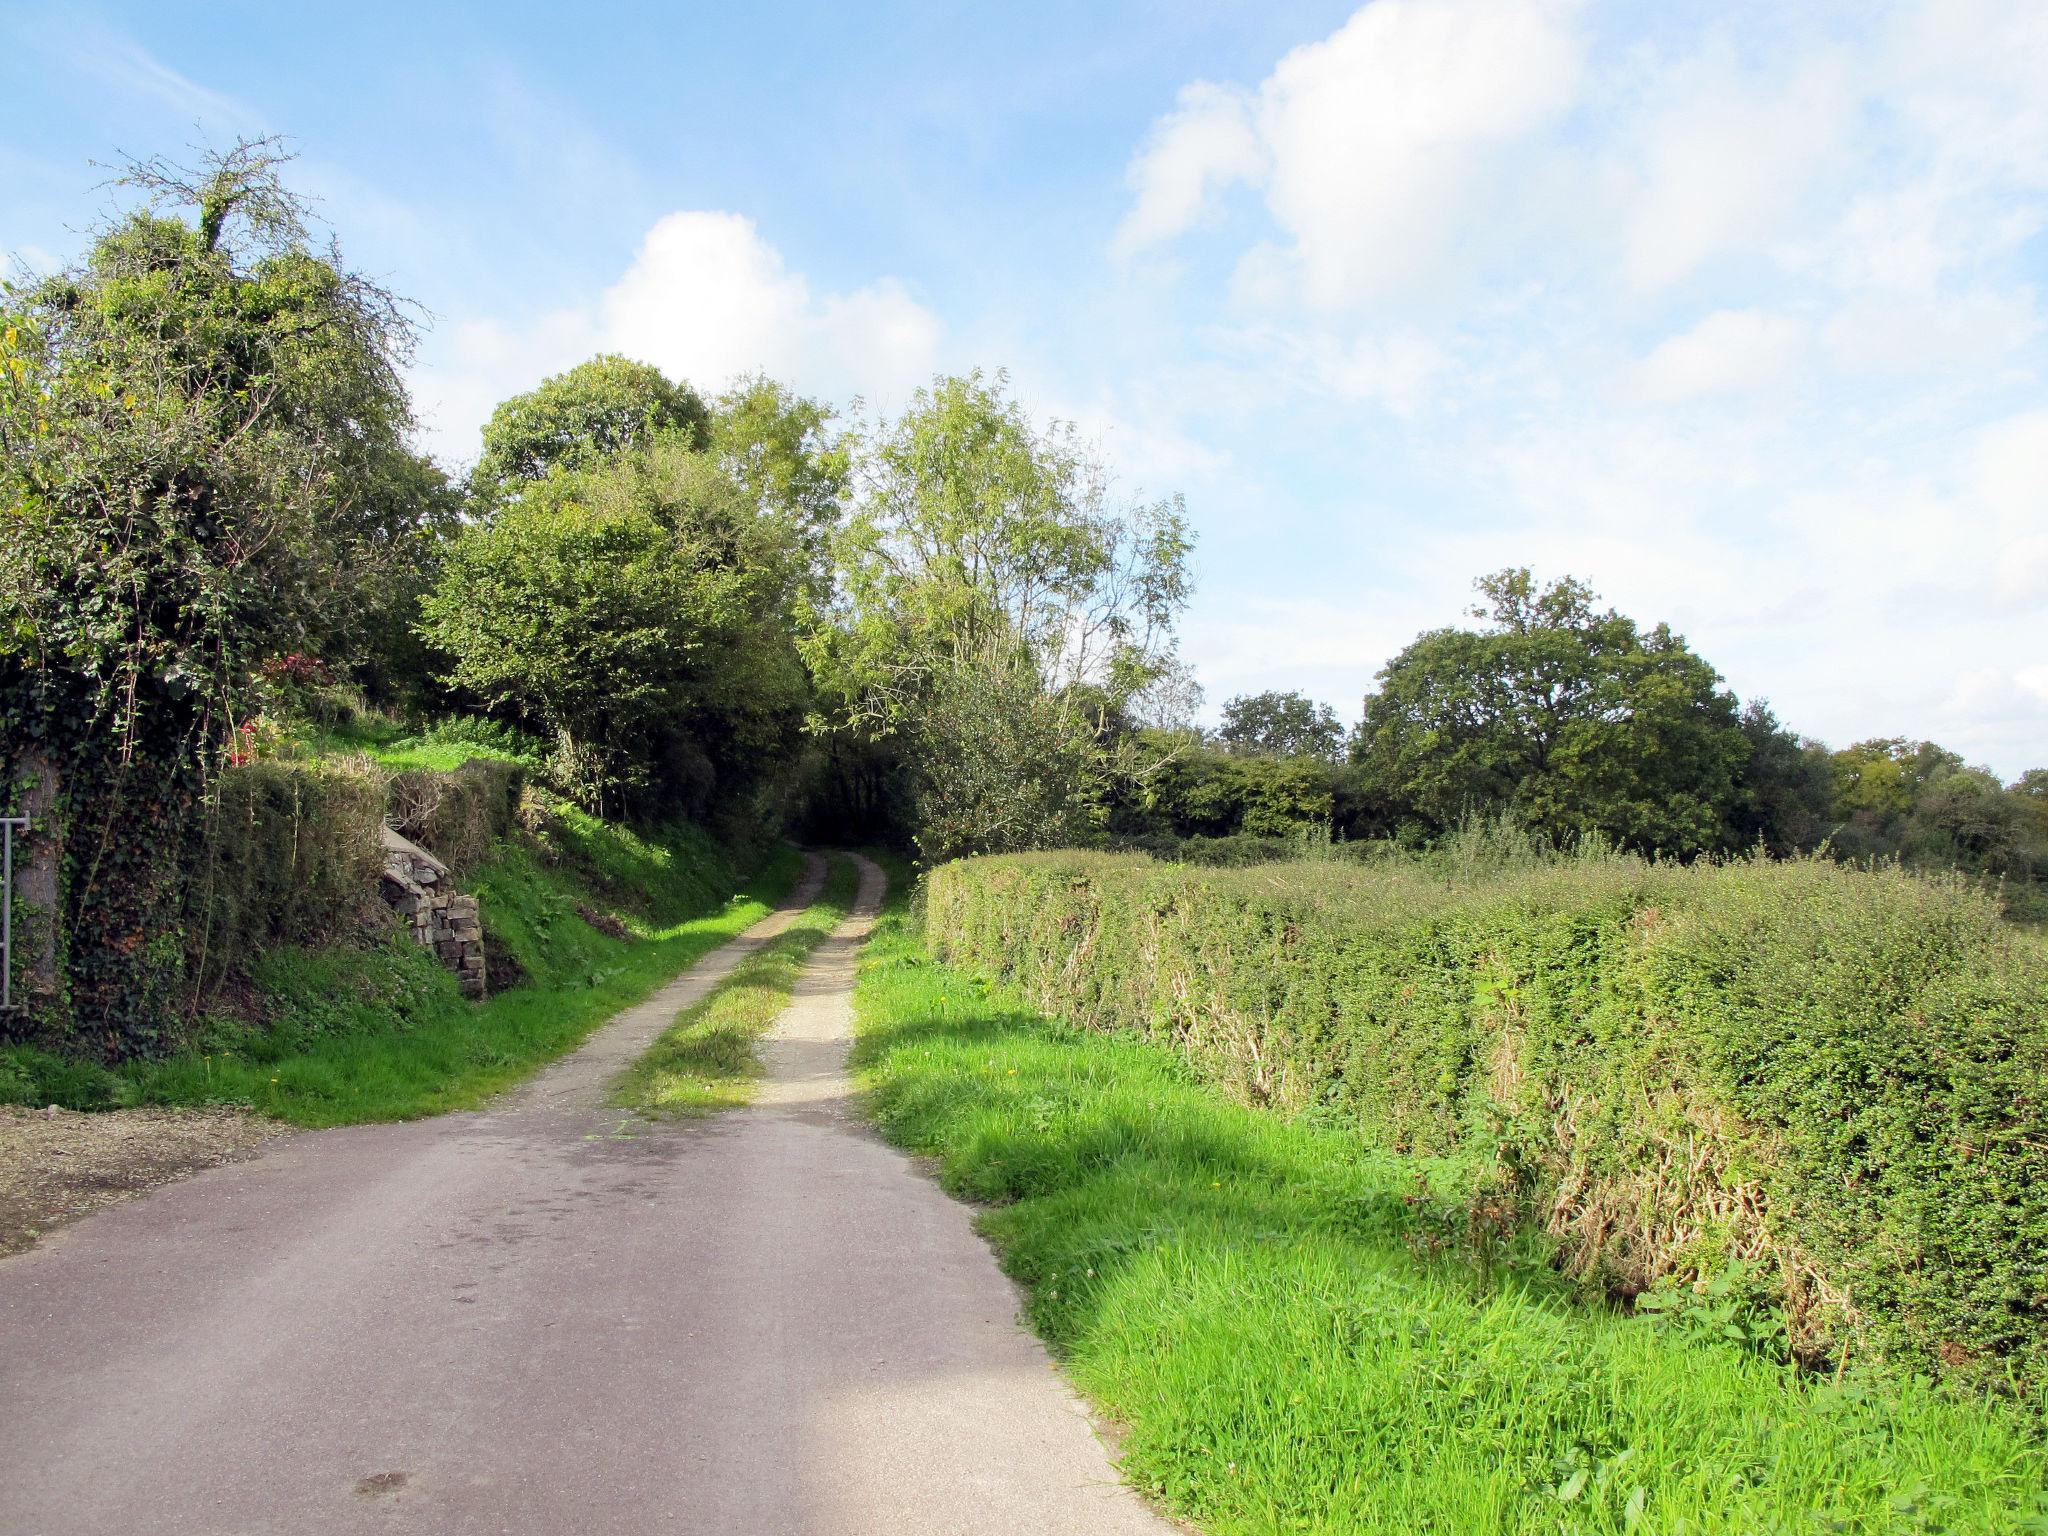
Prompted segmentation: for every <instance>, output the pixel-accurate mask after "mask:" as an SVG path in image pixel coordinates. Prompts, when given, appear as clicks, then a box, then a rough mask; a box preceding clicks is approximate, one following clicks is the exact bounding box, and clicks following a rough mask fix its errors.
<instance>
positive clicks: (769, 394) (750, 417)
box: [709, 374, 852, 600]
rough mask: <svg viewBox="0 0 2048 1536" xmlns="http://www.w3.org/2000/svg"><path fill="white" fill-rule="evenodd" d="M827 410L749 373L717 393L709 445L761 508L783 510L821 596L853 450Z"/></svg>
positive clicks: (827, 586) (827, 585)
mask: <svg viewBox="0 0 2048 1536" xmlns="http://www.w3.org/2000/svg"><path fill="white" fill-rule="evenodd" d="M832 414H833V413H832V411H831V408H830V407H828V406H824V405H820V404H819V403H818V402H817V401H815V400H808V399H805V398H804V397H803V396H801V395H798V394H796V393H794V392H793V391H791V390H789V389H787V388H785V387H784V386H783V385H781V384H778V383H776V382H775V381H774V380H773V379H770V378H766V377H764V376H763V375H760V374H753V375H750V376H748V377H746V378H744V379H741V380H740V381H739V382H738V383H736V384H734V385H733V387H732V388H731V389H729V390H727V391H726V392H725V393H724V394H722V395H720V396H719V397H718V401H717V404H716V406H715V408H714V409H713V411H712V414H711V424H710V430H709V446H710V451H711V453H712V454H713V455H714V456H715V457H716V458H717V460H718V462H719V465H720V467H721V468H723V469H724V470H725V472H726V473H727V474H728V475H730V476H731V477H732V478H733V480H734V481H735V482H737V483H738V484H739V485H740V486H741V487H742V488H744V489H745V490H746V492H747V493H748V494H749V495H751V496H752V497H753V498H754V499H755V501H756V502H757V503H759V505H760V507H761V509H762V510H763V511H764V512H772V513H774V514H775V515H777V516H780V517H783V518H786V519H787V520H788V521H789V522H790V523H791V524H792V525H793V526H794V527H795V528H796V530H797V532H798V535H799V538H800V540H801V542H802V544H803V546H804V550H805V552H806V554H807V555H808V556H809V557H810V559H811V560H812V562H813V564H814V567H815V573H816V576H817V580H818V582H819V583H820V586H819V589H818V590H819V596H820V599H821V600H822V599H823V598H824V597H825V596H826V595H827V594H828V593H829V589H830V555H831V551H830V541H831V538H832V535H833V533H834V532H835V531H836V530H837V529H838V527H839V521H840V518H841V516H842V515H843V513H844V511H845V502H846V493H847V487H848V483H849V480H850V477H851V475H852V454H851V450H850V447H849V445H848V443H847V441H846V439H845V437H844V435H843V434H839V433H835V432H834V431H833V430H832Z"/></svg>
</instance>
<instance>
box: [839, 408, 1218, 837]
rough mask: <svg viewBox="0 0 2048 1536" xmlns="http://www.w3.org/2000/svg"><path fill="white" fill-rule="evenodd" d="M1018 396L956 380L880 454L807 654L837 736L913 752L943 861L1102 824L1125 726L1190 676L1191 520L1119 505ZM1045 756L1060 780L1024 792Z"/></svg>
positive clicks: (1073, 441) (1172, 505)
mask: <svg viewBox="0 0 2048 1536" xmlns="http://www.w3.org/2000/svg"><path fill="white" fill-rule="evenodd" d="M1004 385H1005V380H1004V379H1003V378H1002V376H1000V375H998V376H997V377H996V378H995V379H994V380H987V379H984V378H983V376H982V375H980V374H978V373H976V374H969V375H968V376H966V377H964V378H945V379H940V380H937V381H936V382H935V383H934V384H933V386H932V387H931V388H930V389H928V390H920V391H918V393H917V395H916V396H915V397H914V398H913V400H912V402H911V405H910V408H909V409H908V410H907V411H906V412H905V413H904V415H903V416H902V417H901V418H900V419H898V420H897V421H895V422H893V423H890V424H887V425H886V426H884V427H883V428H881V429H879V430H878V431H876V432H874V433H873V434H872V435H871V436H870V437H869V438H868V439H867V440H866V441H864V442H863V444H862V448H863V453H862V458H861V476H860V486H859V497H858V503H857V506H856V510H855V512H854V515H853V517H852V518H851V520H850V522H849V523H848V525H847V527H846V529H845V530H844V531H843V532H842V534H841V535H840V537H839V539H838V540H837V554H838V564H839V571H840V576H841V587H842V590H841V594H840V596H839V598H838V600H837V603H836V606H835V608H834V610H833V612H832V614H831V621H830V622H829V623H825V624H821V625H820V626H819V627H818V628H817V629H816V631H815V632H814V633H813V635H812V637H811V639H810V641H809V644H808V653H809V655H810V658H811V660H812V663H813V666H814V669H815V670H816V672H817V674H818V676H819V677H820V679H821V680H822V682H823V684H824V685H825V687H826V688H827V689H828V690H829V692H830V694H831V695H832V697H833V698H834V699H835V700H836V701H837V705H836V715H837V718H838V720H840V721H841V722H843V723H845V724H847V725H850V726H853V727H856V728H858V729H860V730H862V731H864V732H866V733H867V734H869V735H870V736H876V737H888V736H892V735H900V736H903V737H906V738H908V740H909V742H910V744H911V750H910V754H909V755H910V759H911V761H912V763H913V766H914V768H915V771H916V773H917V776H918V782H919V784H920V786H921V789H920V796H919V798H920V805H921V810H920V811H919V813H918V814H919V818H920V822H921V825H920V828H919V831H918V837H919V841H920V846H922V847H923V848H924V850H925V852H926V853H927V854H928V855H930V856H933V857H950V856H952V855H954V854H958V853H964V852H982V851H995V850H998V849H1004V848H1016V847H1030V846H1039V845H1042V844H1043V842H1044V841H1045V840H1046V839H1047V838H1062V837H1066V836H1068V835H1070V834H1073V833H1074V830H1075V829H1076V828H1077V827H1079V826H1081V825H1083V824H1089V825H1092V824H1093V823H1094V822H1096V821H1097V820H1099V816H1100V812H1099V806H1100V805H1101V802H1102V799H1103V797H1104V794H1105V792H1106V788H1107V785H1108V782H1109V780H1110V779H1111V777H1112V776H1113V771H1114V758H1115V746H1116V733H1115V731H1114V729H1113V726H1114V723H1115V722H1116V721H1117V720H1118V719H1120V718H1121V712H1122V710H1123V707H1124V706H1125V705H1126V704H1127V703H1128V702H1129V701H1130V700H1131V699H1132V698H1133V697H1135V696H1136V695H1138V694H1139V693H1141V692H1142V691H1143V690H1144V689H1145V688H1146V687H1147V686H1148V685H1149V684H1151V683H1152V682H1153V681H1154V680H1155V679H1157V678H1159V677H1161V676H1163V675H1165V674H1166V673H1167V672H1168V671H1169V670H1170V669H1171V667H1172V664H1173V626H1174V622H1175V620H1176V619H1177V617H1178V615H1179V613H1180V611H1181V609H1182V608H1183V607H1184V606H1185V604H1186V601H1187V573H1186V561H1187V553H1188V549H1189V547H1190V537H1189V534H1188V530H1187V524H1186V519H1185V517H1184V516H1183V514H1182V511H1181V508H1180V505H1179V503H1178V502H1177V501H1162V502H1156V503H1151V504H1145V505H1135V506H1130V505H1126V506H1119V505H1116V504H1114V503H1113V502H1112V500H1111V498H1110V488H1109V482H1108V477H1107V475H1106V474H1105V472H1104V470H1103V468H1102V466H1101V464H1100V463H1099V462H1098V461H1097V460H1096V459H1095V458H1094V457H1093V456H1092V455H1091V454H1090V453H1089V452H1088V451H1087V450H1086V449H1085V447H1084V446H1083V445H1082V444H1081V443H1080V442H1079V440H1078V439H1077V437H1076V436H1075V434H1074V433H1073V432H1072V430H1071V429H1069V428H1061V427H1059V426H1057V425H1055V426H1053V427H1051V428H1048V429H1045V430H1042V431H1041V430H1039V429H1037V428H1035V427H1034V426H1033V424H1032V423H1031V422H1030V420H1029V419H1028V418H1027V417H1026V416H1025V414H1024V412H1023V410H1022V408H1021V407H1020V406H1018V405H1017V404H1016V403H1015V402H1014V401H1012V400H1009V399H1008V398H1007V397H1006V396H1005V394H1004ZM991 709H996V710H1000V711H1002V712H1004V718H1005V719H1006V720H1007V721H1008V722H1009V723H1008V725H1007V726H1004V727H1001V728H998V727H997V726H996V724H995V723H994V722H993V721H992V720H991V719H990V718H989V715H988V711H989V710H991ZM1026 741H1029V742H1032V743H1035V746H1034V747H1033V751H1034V752H1036V753H1037V754H1039V758H1040V760H1041V761H1042V763H1043V773H1042V774H1041V775H1039V776H1036V777H1031V778H1028V779H1024V780H1020V779H1018V778H1017V777H1016V776H1015V775H1014V774H1012V773H1010V772H1009V771H1008V770H1007V769H1006V768H1005V766H1004V764H1005V763H1007V762H1010V761H1012V759H1013V754H1014V751H1015V750H1016V744H1017V743H1021V742H1026ZM960 786H971V787H972V793H973V794H974V795H977V796H981V797H984V798H985V799H986V801H987V803H984V804H980V805H977V806H973V807H968V806H963V804H961V803H960V801H959V798H958V797H959V794H960V793H963V792H964V791H962V790H961V789H960V788H959V787H960ZM1012 799H1014V801H1015V803H1014V804H1009V805H1006V804H1003V803H1001V802H1004V801H1006V800H1012ZM1053 804H1057V805H1061V806H1064V807H1066V809H1065V810H1063V811H1062V812H1061V813H1060V814H1059V815H1057V816H1054V815H1051V814H1049V813H1048V812H1046V811H1045V810H1044V809H1043V808H1044V807H1045V806H1048V805H1053Z"/></svg>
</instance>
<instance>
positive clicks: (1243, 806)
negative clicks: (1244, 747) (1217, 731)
mask: <svg viewBox="0 0 2048 1536" xmlns="http://www.w3.org/2000/svg"><path fill="white" fill-rule="evenodd" d="M1133 755H1134V758H1135V760H1136V762H1137V764H1138V768H1137V771H1136V772H1135V773H1134V774H1133V775H1132V779H1131V782H1130V783H1129V785H1128V786H1127V787H1125V788H1124V789H1123V791H1122V793H1121V794H1120V795H1119V796H1118V800H1117V803H1116V805H1115V808H1114V809H1113V811H1112V813H1111V819H1110V826H1111V828H1112V830H1113V831H1115V832H1116V833H1117V834H1119V835H1120V836H1121V837H1124V838H1127V839H1128V838H1146V837H1154V838H1167V839H1173V838H1236V837H1248V838H1287V839H1295V838H1299V837H1301V836H1303V835H1314V836H1320V837H1327V836H1328V835H1329V832H1330V821H1331V815H1332V810H1333V805H1334V788H1335V779H1336V770H1335V769H1333V768H1332V767H1331V765H1330V764H1329V763H1328V762H1327V761H1326V760H1324V759H1323V758H1320V757H1314V756H1309V755H1305V754H1296V755H1293V756H1285V757H1282V756H1271V755H1265V754H1252V753H1247V752H1236V751H1234V752H1229V753H1224V752H1217V751H1214V750H1212V749H1210V748H1208V747H1205V746H1202V745H1199V744H1197V743H1196V742H1194V741H1193V740H1192V739H1191V738H1189V737H1187V736H1184V735H1178V734H1174V733H1168V732H1157V731H1147V732H1142V733H1141V734H1140V736H1139V739H1138V742H1137V744H1136V746H1135V748H1134V752H1133Z"/></svg>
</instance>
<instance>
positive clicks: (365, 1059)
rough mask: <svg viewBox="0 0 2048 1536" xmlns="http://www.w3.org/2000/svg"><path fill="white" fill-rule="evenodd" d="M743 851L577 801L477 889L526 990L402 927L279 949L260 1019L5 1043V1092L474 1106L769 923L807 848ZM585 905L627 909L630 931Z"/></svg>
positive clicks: (502, 856) (342, 1116)
mask: <svg viewBox="0 0 2048 1536" xmlns="http://www.w3.org/2000/svg"><path fill="white" fill-rule="evenodd" d="M737 858H746V859H748V861H749V862H752V857H751V855H748V854H744V853H742V854H739V855H736V854H735V853H734V851H733V850H729V849H727V848H725V847H723V846H721V845H720V844H718V843H717V842H715V841H714V840H713V839H711V838H710V837H709V836H707V835H706V834H705V833H704V832H703V831H702V830H701V829H700V828H696V827H692V826H688V825H685V824H676V825H672V826H667V827H663V828H660V829H656V830H652V831H650V832H648V833H646V834H639V833H632V832H628V831H626V830H625V829H623V828H620V827H616V826H612V825H609V824H606V823H602V822H596V821H594V820H592V819H590V818H584V817H582V816H581V815H580V814H579V813H576V812H573V811H571V812H568V813H566V820H565V822H564V824H563V825H562V826H561V827H559V828H558V829H557V831H556V835H555V836H554V838H553V839H552V840H551V841H550V843H548V844H545V845H542V846H541V847H538V848H536V847H534V846H532V845H530V844H528V843H526V842H524V841H521V840H516V839H515V840H510V841H508V842H506V843H505V844H502V845H501V846H500V848H499V850H498V852H497V853H496V854H495V855H494V856H493V858H492V859H491V860H490V861H489V862H487V863H486V864H485V865H484V866H483V867H482V868H481V869H480V870H479V871H478V872H477V874H476V876H475V878H474V880H473V882H472V889H473V890H475V891H476V892H477V894H478V895H479V897H480V898H481V901H482V905H483V910H484V914H485V917H484V921H485V923H486V925H487V931H488V932H489V933H490V934H491V936H492V939H493V942H494V944H498V945H502V946H503V947H504V949H505V952H507V953H509V954H510V956H511V957H512V958H513V959H514V960H515V961H516V962H517V963H518V964H519V965H520V966H521V967H522V969H523V970H524V972H525V974H526V983H525V984H524V985H522V986H520V987H517V988H515V989H513V990H510V991H506V992H501V993H498V994H496V995H494V996H492V997H491V998H490V999H489V1000H488V1001H487V1002H484V1003H480V1004H479V1003H471V1002H469V1001H467V1000H466V999H464V998H463V997H462V995H461V992H460V990H459V989H458V987H457V985H456V981H455V978H454V977H453V976H452V975H451V974H450V973H449V972H447V971H446V970H444V969H442V967H441V966H440V965H439V963H438V962H437V961H436V960H435V959H434V957H433V956H432V955H431V954H429V953H428V952H427V951H425V950H423V949H420V948H418V947H417V946H415V945H413V944H411V943H410V942H408V941H406V940H404V939H402V938H401V937H399V936H398V935H396V934H393V935H392V936H391V937H390V938H389V939H388V940H385V941H382V942H378V943H373V944H370V945H368V946H363V945H360V944H337V945H333V946H329V947H317V948H300V947H294V946H290V945H278V946H275V947H273V948H271V949H269V950H267V951H265V952H264V953H263V954H262V955H261V956H260V957H259V958H258V959H257V960H256V962H255V963H254V965H253V967H252V973H251V981H252V989H253V994H254V998H255V1001H256V1005H257V1008H258V1010H259V1013H260V1016H259V1017H258V1018H256V1019H255V1020H253V1021H252V1020H250V1019H246V1018H230V1017H216V1018H212V1019H209V1020H204V1021H202V1025H201V1028H200V1030H199V1032H198V1034H197V1036H196V1037H195V1038H194V1039H193V1040H192V1041H191V1043H190V1044H188V1045H187V1046H186V1047H185V1048H184V1049H181V1050H179V1051H177V1052H176V1053H174V1054H172V1055H169V1056H165V1057H160V1058H156V1059H151V1060H135V1061H127V1062H123V1063H121V1064H120V1065H119V1066H117V1067H115V1068H113V1069H112V1070H107V1069H104V1068H96V1067H85V1068H80V1067H77V1066H75V1065H72V1064H70V1063H68V1062H64V1061H63V1060H62V1059H61V1058H55V1057H50V1056H47V1055H46V1054H44V1053H37V1052H32V1051H27V1050H24V1049H21V1048H13V1049H8V1050H5V1051H0V1102H15V1103H29V1104H41V1103H63V1104H66V1105H68V1106H69V1107H72V1108H80V1109H85V1108H104V1107H108V1106H109V1105H112V1104H170V1105H176V1104H236V1105H242V1106H246V1107H249V1108H253V1109H256V1110H260V1111H262V1112H263V1113H266V1114H271V1115H276V1116H278V1117H279V1118H281V1119H284V1120H289V1121H290V1122H292V1123H293V1124H295V1125H302V1126H325V1125H347V1124H355V1123H359V1122H362V1121H370V1120H403V1119H411V1118H414V1117H416V1116H420V1115H432V1114H441V1113H445V1112H447V1111H449V1110H454V1109H468V1108H473V1107H474V1106H476V1105H477V1104H480V1103H482V1102H483V1101H485V1100H486V1099H488V1098H490V1097H491V1096H492V1095H493V1094H495V1093H498V1092H500V1091H502V1090H503V1089H505V1088H507V1087H509V1086H511V1085H512V1084H513V1083H516V1082H518V1081H519V1080H520V1079H522V1078H523V1077H525V1076H527V1075H528V1074H529V1073H531V1072H532V1071H533V1069H534V1068H535V1067H537V1066H539V1065H541V1064H542V1063H544V1062H547V1061H549V1060H552V1059H553V1058H554V1057H556V1056H559V1055H561V1054H562V1053H563V1052H564V1051H568V1050H572V1049H574V1048H575V1046H576V1045H577V1044H578V1043H580V1042H581V1041H582V1039H583V1037H584V1036H585V1035H586V1034H588V1033H589V1032H590V1031H591V1030H592V1029H594V1028H595V1027H596V1026H598V1025H599V1024H602V1023H603V1022H604V1021H605V1020H606V1019H608V1018H610V1017H611V1016H612V1015H613V1014H615V1013H617V1012H618V1011H619V1010H620V1009H622V1008H625V1007H629V1006H631V1005H632V1004H633V1003H635V1002H638V1001H639V1000H640V999H641V998H643V997H645V996H646V995H647V994H648V993H650V992H652V991H653V990H654V989H655V988H657V987H659V986H660V985H661V984H662V983H664V982H666V981H667V980H669V979H670V978H671V977H672V976H674V975H675V974H676V973H677V972H679V971H681V970H682V969H683V968H684V967H685V966H687V965H689V964H691V963H692V962H693V961H695V960H697V959H698V958H699V957H701V956H702V955H704V954H706V953H708V952H709V951H711V950H712V949H714V948H716V947H717V946H718V945H720V944H722V943H724V942H725V941H726V940H727V939H729V938H731V937H733V936H734V935H735V934H737V933H739V932H741V931H742V930H744V929H745V928H747V927H749V926H751V925H752V924H753V923H755V922H757V921H759V920H760V918H762V917H763V916H765V915H766V914H767V912H768V911H769V909H770V908H771V907H772V906H773V905H774V904H775V902H776V901H777V900H778V899H779V898H780V897H781V895H782V893H783V892H785V891H786V890H787V889H788V888H789V886H790V883H791V881H792V880H793V878H794V876H795V872H796V867H797V862H798V860H797V856H796V854H795V852H794V850H791V849H788V848H786V847H784V848H778V849H777V850H775V851H774V852H773V853H772V854H771V855H770V856H769V857H768V858H767V859H765V860H763V861H760V863H759V865H758V867H757V868H756V870H755V873H754V875H753V876H752V878H751V881H749V879H748V877H747V876H745V875H744V874H742V873H741V870H742V869H743V868H744V867H745V866H744V865H742V864H739V863H737V862H736V859H737ZM622 892H629V893H630V898H631V899H630V900H628V899H622V896H621V894H620V893H622ZM586 914H591V915H601V916H606V917H614V916H615V917H617V918H619V919H621V920H622V921H623V922H624V923H625V925H626V926H627V928H628V929H629V930H630V931H631V934H632V936H631V937H630V938H627V939H621V938H617V937H614V936H612V935H611V934H610V933H607V932H604V931H601V930H600V929H599V928H598V927H596V926H594V925H593V923H592V922H591V921H590V919H589V917H588V916H586Z"/></svg>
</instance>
